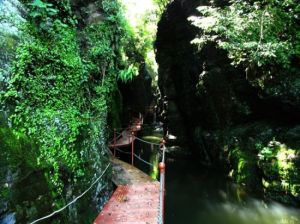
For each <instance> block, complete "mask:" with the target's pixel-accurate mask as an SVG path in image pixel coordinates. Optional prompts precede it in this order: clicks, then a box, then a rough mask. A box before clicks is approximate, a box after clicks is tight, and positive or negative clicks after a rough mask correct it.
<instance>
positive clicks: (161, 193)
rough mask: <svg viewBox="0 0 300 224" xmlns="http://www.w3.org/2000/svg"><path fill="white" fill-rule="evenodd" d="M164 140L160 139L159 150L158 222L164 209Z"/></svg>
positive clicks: (161, 221)
mask: <svg viewBox="0 0 300 224" xmlns="http://www.w3.org/2000/svg"><path fill="white" fill-rule="evenodd" d="M165 144H166V141H165V140H164V139H163V140H162V141H161V145H160V147H161V150H162V161H161V162H160V163H159V165H158V168H159V172H160V190H159V203H160V205H159V224H163V223H164V210H165V173H166V164H165V150H166V146H165Z"/></svg>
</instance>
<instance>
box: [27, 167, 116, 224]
mask: <svg viewBox="0 0 300 224" xmlns="http://www.w3.org/2000/svg"><path fill="white" fill-rule="evenodd" d="M110 165H111V164H108V165H107V166H106V168H105V170H104V171H103V173H102V174H101V175H100V177H98V178H97V179H96V180H95V181H94V182H93V183H92V184H91V186H90V187H89V188H88V189H86V190H85V191H84V192H83V193H82V194H81V195H79V196H78V197H76V198H75V199H74V200H73V201H71V202H69V203H68V204H67V205H65V206H64V207H62V208H60V209H58V210H56V211H54V212H52V213H51V214H49V215H46V216H44V217H42V218H39V219H37V220H35V221H33V222H31V223H30V224H34V223H37V222H40V221H42V220H45V219H48V218H50V217H52V216H54V215H55V214H58V213H60V212H62V211H63V210H65V209H66V208H67V207H69V206H70V205H72V204H74V203H75V202H76V201H77V200H78V199H79V198H81V197H83V196H84V195H85V194H86V193H87V192H89V191H90V190H91V189H92V187H93V186H94V185H95V184H96V183H97V182H98V181H99V180H100V179H101V178H102V177H103V175H104V174H105V173H106V171H107V170H108V168H109V167H110ZM105 187H106V185H105V186H104V187H102V189H101V190H103V189H104V188H105Z"/></svg>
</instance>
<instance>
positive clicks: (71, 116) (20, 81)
mask: <svg viewBox="0 0 300 224" xmlns="http://www.w3.org/2000/svg"><path fill="white" fill-rule="evenodd" d="M27 29H30V33H31V34H34V33H33V32H32V29H31V26H30V25H28V27H27ZM50 32H54V33H56V34H55V35H54V36H53V37H52V40H48V39H43V38H40V37H39V35H38V34H37V33H35V35H34V36H30V40H29V39H28V36H26V37H25V39H24V40H23V42H22V43H21V44H20V46H19V48H18V50H17V57H16V61H15V64H14V67H13V71H12V73H13V75H12V78H11V80H10V82H9V86H8V90H7V91H6V92H5V93H4V95H3V97H4V100H5V102H6V104H7V105H13V106H14V108H15V109H14V112H13V115H12V116H11V120H12V123H13V125H14V128H15V129H18V130H20V131H21V132H22V133H24V134H26V135H28V136H30V137H31V138H32V139H34V140H35V141H36V142H37V144H38V145H40V156H39V163H40V165H42V166H45V165H47V166H48V165H51V166H52V167H53V175H51V179H52V182H53V183H54V184H60V182H59V172H58V171H59V169H60V167H61V166H66V167H67V169H69V171H70V172H71V173H75V176H77V177H78V176H80V175H82V173H81V172H80V164H81V160H80V158H79V156H78V153H77V152H76V150H75V149H74V146H75V141H76V138H77V136H78V134H79V130H80V127H81V126H82V125H83V122H82V117H83V116H85V115H86V111H85V108H86V105H85V103H84V101H83V100H82V98H83V90H84V89H83V85H82V84H83V83H84V81H85V77H84V70H83V65H82V63H81V59H80V57H79V52H78V48H77V45H76V39H75V37H76V36H75V31H74V30H73V29H72V28H66V27H65V26H61V25H60V23H57V24H55V25H54V27H53V30H51V31H50Z"/></svg>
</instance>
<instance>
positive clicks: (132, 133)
mask: <svg viewBox="0 0 300 224" xmlns="http://www.w3.org/2000/svg"><path fill="white" fill-rule="evenodd" d="M133 160H134V132H133V131H132V132H131V165H132V166H133Z"/></svg>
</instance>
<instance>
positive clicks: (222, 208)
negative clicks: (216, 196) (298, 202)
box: [194, 200, 300, 224]
mask: <svg viewBox="0 0 300 224" xmlns="http://www.w3.org/2000/svg"><path fill="white" fill-rule="evenodd" d="M207 211H208V212H207V214H205V218H206V219H207V221H205V222H201V223H232V224H253V223H259V224H298V223H300V214H299V211H297V210H296V209H291V208H286V207H284V206H282V205H280V204H276V203H271V204H270V205H268V206H267V205H266V204H265V203H263V202H260V201H258V200H252V201H248V202H247V204H246V205H241V204H233V203H230V202H227V203H221V204H217V203H211V204H207ZM196 220H197V218H196ZM200 220H201V217H200ZM200 220H199V221H200ZM194 223H200V222H194Z"/></svg>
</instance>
